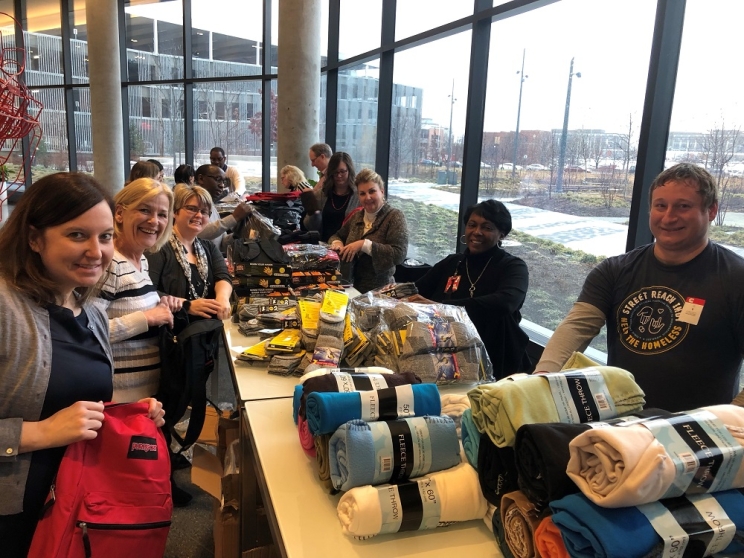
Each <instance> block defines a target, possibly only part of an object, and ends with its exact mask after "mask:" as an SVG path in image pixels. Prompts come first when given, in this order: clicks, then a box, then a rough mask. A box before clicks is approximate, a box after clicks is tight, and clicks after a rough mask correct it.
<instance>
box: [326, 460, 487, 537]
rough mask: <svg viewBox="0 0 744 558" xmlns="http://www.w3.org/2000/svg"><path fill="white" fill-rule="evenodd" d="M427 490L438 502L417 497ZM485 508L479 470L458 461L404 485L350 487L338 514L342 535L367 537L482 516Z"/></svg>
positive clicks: (340, 504) (342, 499) (340, 503)
mask: <svg viewBox="0 0 744 558" xmlns="http://www.w3.org/2000/svg"><path fill="white" fill-rule="evenodd" d="M426 490H434V491H435V493H436V494H437V495H438V498H437V500H436V502H437V504H438V505H437V504H431V503H430V502H431V501H430V500H429V499H428V498H425V499H422V498H421V497H420V493H421V492H424V491H426ZM424 493H425V492H424ZM394 500H397V502H395V503H396V504H397V505H398V509H400V510H401V513H400V514H399V515H398V518H397V520H396V519H394V518H393V513H392V505H393V503H392V502H393V501H394ZM487 507H488V505H487V504H486V501H485V500H484V499H483V496H482V495H481V493H480V489H479V488H478V473H476V472H475V470H474V469H473V468H472V467H471V466H470V465H468V464H467V463H461V464H459V465H457V466H456V467H453V468H451V469H448V470H446V471H440V472H438V473H431V474H430V475H427V476H426V477H423V478H420V479H416V480H415V481H408V482H405V483H403V484H398V485H384V486H361V487H358V488H352V489H351V490H349V491H348V492H347V493H346V494H344V495H343V496H342V497H341V500H340V501H339V503H338V508H337V513H338V518H339V521H340V522H341V526H342V528H343V531H344V533H345V534H347V535H351V536H354V537H359V538H367V537H371V536H374V535H379V534H384V533H396V532H400V531H418V530H420V529H433V528H435V527H437V526H438V525H439V524H441V523H445V524H447V523H451V522H454V521H470V520H471V519H481V518H483V516H485V514H486V511H487Z"/></svg>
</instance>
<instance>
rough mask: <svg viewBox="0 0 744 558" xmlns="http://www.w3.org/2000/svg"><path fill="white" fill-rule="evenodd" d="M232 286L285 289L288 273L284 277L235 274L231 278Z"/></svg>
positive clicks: (287, 283)
mask: <svg viewBox="0 0 744 558" xmlns="http://www.w3.org/2000/svg"><path fill="white" fill-rule="evenodd" d="M232 284H233V287H239V288H249V289H253V288H259V289H268V288H274V289H286V288H287V287H289V275H287V276H285V277H277V276H274V277H246V276H245V275H237V276H235V277H233V278H232Z"/></svg>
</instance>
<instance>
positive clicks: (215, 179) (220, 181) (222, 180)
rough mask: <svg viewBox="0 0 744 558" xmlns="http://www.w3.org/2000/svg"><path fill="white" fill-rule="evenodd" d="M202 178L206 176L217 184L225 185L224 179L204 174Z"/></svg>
mask: <svg viewBox="0 0 744 558" xmlns="http://www.w3.org/2000/svg"><path fill="white" fill-rule="evenodd" d="M204 176H206V177H207V178H211V179H212V180H214V181H215V182H216V183H217V184H224V183H225V179H224V178H223V177H221V176H214V175H212V174H205V175H204Z"/></svg>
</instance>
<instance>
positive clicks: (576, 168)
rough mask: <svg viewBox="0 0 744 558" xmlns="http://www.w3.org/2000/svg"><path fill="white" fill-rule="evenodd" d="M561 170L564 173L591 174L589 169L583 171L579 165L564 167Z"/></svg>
mask: <svg viewBox="0 0 744 558" xmlns="http://www.w3.org/2000/svg"><path fill="white" fill-rule="evenodd" d="M563 170H564V171H565V172H588V173H591V172H592V171H590V170H589V169H585V168H584V167H582V166H581V165H566V166H565V167H563Z"/></svg>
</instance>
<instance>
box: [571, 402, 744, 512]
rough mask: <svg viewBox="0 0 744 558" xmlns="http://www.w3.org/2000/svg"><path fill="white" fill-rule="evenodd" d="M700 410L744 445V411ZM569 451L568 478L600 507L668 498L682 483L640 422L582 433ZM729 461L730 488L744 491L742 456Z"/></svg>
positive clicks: (669, 459) (664, 452) (668, 457)
mask: <svg viewBox="0 0 744 558" xmlns="http://www.w3.org/2000/svg"><path fill="white" fill-rule="evenodd" d="M698 411H708V412H710V413H712V414H713V415H714V416H715V417H717V418H718V419H720V421H721V422H722V423H723V425H724V428H723V430H724V433H725V432H728V433H729V434H730V435H731V437H732V438H733V442H735V443H736V444H738V445H739V446H741V445H742V444H744V408H742V407H737V406H735V405H713V406H710V407H702V408H701V409H699V410H698ZM670 420H671V419H670ZM682 428H683V429H686V430H688V429H689V431H690V432H700V435H703V434H704V433H705V430H704V429H702V428H701V427H698V426H696V425H695V424H694V423H693V422H690V421H688V422H686V423H684V424H683V425H682ZM665 437H666V435H665ZM707 447H708V446H706V448H707ZM714 449H715V448H714ZM738 449H739V450H741V448H740V447H739V448H738ZM569 451H570V453H571V457H570V459H569V461H568V467H567V469H566V472H567V473H568V476H569V477H570V478H571V480H573V481H574V482H575V483H576V485H577V486H578V487H579V489H580V490H581V491H582V492H583V493H584V494H585V495H586V496H587V498H589V499H590V500H591V501H592V502H594V503H595V504H598V505H600V506H604V507H609V508H617V507H622V506H637V505H640V504H645V503H648V502H654V501H656V500H659V499H661V498H662V497H665V496H667V495H668V494H667V491H668V490H669V489H670V487H672V485H673V484H674V483H675V482H678V473H677V468H676V467H675V464H674V462H673V460H672V456H671V455H670V454H669V452H668V451H667V449H666V448H665V446H664V445H662V443H661V442H660V441H659V440H658V439H657V438H655V437H654V434H653V433H652V432H651V430H649V428H647V427H646V426H644V425H641V424H632V425H630V426H622V427H613V428H598V429H593V430H591V431H587V432H584V433H582V434H579V435H578V436H577V437H576V438H574V439H573V440H572V441H571V443H570V444H569ZM690 451H692V450H690ZM731 462H732V463H733V464H734V467H733V470H732V475H731V482H732V484H731V486H730V487H729V488H741V487H744V464H743V463H742V459H741V453H739V457H738V460H736V459H733V460H732V461H731ZM701 464H702V462H701ZM723 470H724V467H722V466H721V467H720V469H718V470H717V471H714V473H713V475H711V477H712V478H714V479H715V476H716V475H720V474H722V473H723ZM695 488H697V487H695Z"/></svg>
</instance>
